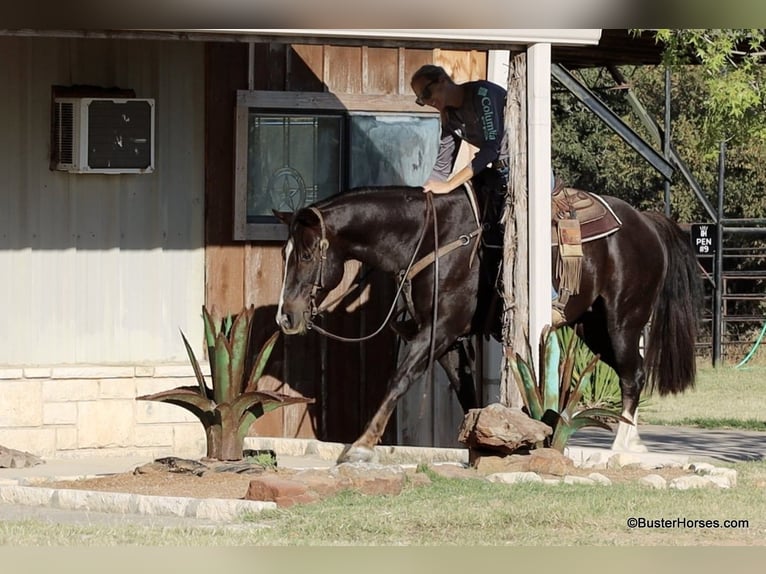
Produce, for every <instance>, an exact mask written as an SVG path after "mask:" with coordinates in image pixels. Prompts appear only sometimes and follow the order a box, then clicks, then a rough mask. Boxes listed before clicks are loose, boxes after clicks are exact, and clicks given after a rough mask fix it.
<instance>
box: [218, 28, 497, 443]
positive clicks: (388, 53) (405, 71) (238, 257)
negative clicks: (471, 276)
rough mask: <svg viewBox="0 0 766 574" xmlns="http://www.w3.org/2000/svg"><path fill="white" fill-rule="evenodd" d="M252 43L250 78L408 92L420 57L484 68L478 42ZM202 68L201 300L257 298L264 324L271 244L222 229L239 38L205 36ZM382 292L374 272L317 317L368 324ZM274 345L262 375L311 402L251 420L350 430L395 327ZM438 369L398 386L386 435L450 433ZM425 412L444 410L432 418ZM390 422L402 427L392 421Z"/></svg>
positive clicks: (272, 86)
mask: <svg viewBox="0 0 766 574" xmlns="http://www.w3.org/2000/svg"><path fill="white" fill-rule="evenodd" d="M254 51H255V61H254V73H253V79H254V83H253V85H252V89H254V90H271V91H277V92H278V91H292V92H297V91H305V92H331V93H333V94H344V95H354V94H360V95H377V94H380V95H402V96H407V97H408V98H409V97H412V93H411V89H410V86H409V78H410V77H411V76H412V73H413V72H414V71H415V70H416V69H417V68H419V67H420V66H421V65H423V64H426V63H437V64H440V65H443V66H445V68H447V69H448V71H450V72H452V73H454V74H455V79H456V80H457V81H465V80H468V79H475V78H480V77H485V73H486V54H485V53H482V52H452V51H441V50H413V49H403V48H372V47H366V46H364V47H340V46H322V45H284V44H257V45H256V46H255V48H254ZM206 71H207V72H206V73H207V76H206V77H207V81H206V94H207V97H206V100H207V113H206V133H207V139H208V150H207V158H206V165H207V169H206V174H207V177H206V198H207V200H206V204H207V206H208V207H207V211H206V238H207V239H206V241H207V246H208V247H207V258H206V271H207V277H206V301H207V303H208V305H210V306H214V307H216V308H218V309H220V310H222V311H228V312H235V311H237V310H238V309H239V308H241V306H242V305H243V304H246V303H255V304H256V305H257V306H259V307H260V309H259V321H260V320H262V323H260V329H261V330H262V331H263V332H264V333H265V334H267V333H270V332H273V330H274V329H275V324H274V316H275V313H276V303H277V300H278V296H279V290H280V286H281V285H280V284H281V276H282V258H281V245H278V244H274V243H267V242H239V243H237V242H234V241H233V240H232V239H231V237H232V230H233V221H232V212H233V209H232V205H231V198H232V197H233V195H234V192H233V170H232V169H231V166H232V164H233V148H232V147H231V146H230V142H232V141H233V138H234V98H235V94H236V90H238V89H240V90H245V89H248V85H247V83H248V81H247V78H248V73H247V46H245V45H240V44H228V43H220V44H209V45H208V47H207V51H206ZM227 170H228V171H227ZM357 270H358V264H354V263H350V264H348V266H347V273H346V278H345V279H344V284H346V283H347V282H348V281H350V280H351V279H352V276H353V275H354V274H355V273H356V272H357ZM340 288H343V285H341V287H340ZM330 297H332V295H330ZM392 298H393V285H392V284H391V282H390V280H388V279H379V280H377V281H375V282H374V283H373V285H372V288H371V292H370V293H369V295H368V296H367V299H366V300H364V301H363V302H362V304H357V305H352V306H346V305H344V306H339V308H338V309H337V310H336V311H335V312H334V313H332V314H330V315H328V316H327V317H326V320H325V326H326V328H328V329H329V330H331V331H333V332H338V333H343V334H345V335H347V336H359V335H363V334H366V333H369V332H371V331H372V330H374V329H375V328H376V327H377V326H378V325H379V324H380V321H382V320H383V318H384V316H385V314H386V312H387V310H388V309H387V306H388V304H389V303H390V301H391V300H392ZM280 345H281V347H280V348H278V349H277V350H276V351H275V353H274V357H275V359H276V360H275V361H273V362H272V364H271V367H270V371H269V372H270V374H271V377H270V378H269V380H268V382H267V384H268V385H269V386H271V387H273V388H280V390H282V391H285V392H294V393H300V394H303V395H305V396H309V397H314V398H316V399H317V403H316V404H315V405H311V406H309V407H303V406H293V407H289V408H285V409H278V410H277V411H274V412H272V413H270V414H269V415H267V416H266V417H264V418H263V419H261V420H259V421H258V422H257V423H256V424H255V425H254V428H253V430H254V432H256V433H258V434H262V435H271V436H288V437H289V436H317V437H319V438H321V439H324V440H333V441H344V442H347V441H351V440H353V439H355V438H356V437H357V436H358V435H359V433H360V432H361V431H362V430H363V427H364V424H365V423H366V422H367V420H368V419H369V418H370V417H371V415H372V413H374V411H375V409H376V408H377V406H378V404H379V402H380V400H381V399H382V396H383V394H384V393H385V387H386V383H387V381H388V378H389V376H390V374H391V372H392V370H393V368H394V365H395V361H396V354H397V348H396V345H397V342H396V338H395V337H394V336H393V333H392V332H389V331H385V332H384V333H382V334H381V335H379V336H378V337H377V338H376V339H375V340H373V341H372V342H370V343H363V344H355V343H354V344H350V343H341V342H337V341H333V340H328V339H324V338H320V337H319V336H317V334H316V333H314V332H310V333H309V334H307V335H306V336H304V337H289V338H282V342H281V343H280ZM439 370H440V367H436V369H435V372H436V373H437V376H436V379H437V380H436V382H435V384H434V387H435V389H436V392H435V393H433V396H428V397H427V399H426V403H425V405H424V406H423V399H422V397H423V392H422V390H420V389H415V388H413V389H412V391H411V392H410V393H408V395H407V397H406V400H405V401H404V403H403V405H402V406H401V408H400V409H399V411H400V412H401V413H402V414H400V415H399V417H398V420H399V421H400V422H399V424H398V425H397V422H396V421H393V420H392V423H391V424H389V428H388V430H387V433H386V435H385V437H384V441H385V442H387V443H397V442H399V443H402V442H403V443H406V444H444V445H450V446H452V445H454V443H455V437H456V435H457V432H456V426H457V424H459V422H460V421H461V420H462V413H461V411H460V408H459V407H458V406H457V402H456V400H455V399H453V393H451V392H450V391H449V388H448V385H447V383H446V379H445V378H444V377H443V375H442V374H441V373H440V372H439ZM433 413H436V415H435V416H436V418H437V419H441V421H446V422H444V424H439V423H438V422H437V423H435V422H434V415H433ZM421 414H422V416H421ZM397 426H399V427H401V428H402V429H405V432H401V431H400V432H397Z"/></svg>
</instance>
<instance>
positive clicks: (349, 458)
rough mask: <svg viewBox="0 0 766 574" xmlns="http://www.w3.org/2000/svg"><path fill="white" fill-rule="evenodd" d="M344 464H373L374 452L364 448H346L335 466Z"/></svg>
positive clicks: (351, 446)
mask: <svg viewBox="0 0 766 574" xmlns="http://www.w3.org/2000/svg"><path fill="white" fill-rule="evenodd" d="M344 462H375V451H374V450H373V449H371V448H368V447H366V446H353V445H350V446H347V447H346V448H345V449H343V452H342V453H340V456H339V457H338V460H337V464H341V463H344Z"/></svg>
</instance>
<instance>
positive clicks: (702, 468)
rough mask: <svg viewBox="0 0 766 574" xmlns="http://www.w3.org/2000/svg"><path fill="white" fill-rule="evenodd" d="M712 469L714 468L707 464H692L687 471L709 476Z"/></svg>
mask: <svg viewBox="0 0 766 574" xmlns="http://www.w3.org/2000/svg"><path fill="white" fill-rule="evenodd" d="M714 468H715V466H713V465H712V464H710V463H709V462H692V463H690V464H689V470H691V471H692V472H693V473H694V474H709V473H710V471H711V470H713V469H714Z"/></svg>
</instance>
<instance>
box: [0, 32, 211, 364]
mask: <svg viewBox="0 0 766 574" xmlns="http://www.w3.org/2000/svg"><path fill="white" fill-rule="evenodd" d="M203 54H204V52H203V46H202V45H201V44H193V43H181V42H153V41H134V40H122V41H116V40H90V39H46V38H0V77H1V78H2V81H1V82H0V122H1V123H2V125H3V129H2V130H0V174H2V177H0V276H2V277H3V280H2V281H0V301H3V303H4V309H3V320H2V322H0V331H1V333H0V334H1V335H2V337H1V338H2V340H3V345H2V347H0V366H3V365H51V364H113V363H152V362H169V361H170V362H172V361H185V360H186V358H185V354H184V349H183V346H182V344H181V340H180V337H179V335H178V329H179V328H180V329H183V330H184V332H185V333H186V334H187V335H188V336H189V337H190V339H191V340H192V341H194V342H195V344H196V346H197V348H199V349H200V350H201V347H202V345H201V341H202V335H201V334H202V322H201V320H200V306H201V305H202V303H203V297H204V236H203V207H204V205H203V201H204V187H203V169H204V163H203V159H204V155H203V153H204V131H203V129H204V124H203V114H204V108H203V97H204V90H203V86H204V83H203V80H204V75H203V74H204V66H203ZM73 84H88V85H96V86H101V87H113V86H117V87H121V88H130V89H133V90H135V94H136V96H137V97H149V98H155V100H156V153H155V166H156V169H155V171H154V173H151V174H140V175H137V174H130V175H103V174H68V173H66V172H59V171H51V170H50V169H49V153H50V126H51V89H52V86H53V85H63V86H68V85H73Z"/></svg>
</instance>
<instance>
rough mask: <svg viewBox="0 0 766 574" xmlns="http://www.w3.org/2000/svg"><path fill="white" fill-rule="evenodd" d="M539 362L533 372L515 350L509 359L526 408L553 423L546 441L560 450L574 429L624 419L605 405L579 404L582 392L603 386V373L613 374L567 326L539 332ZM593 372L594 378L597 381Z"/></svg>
mask: <svg viewBox="0 0 766 574" xmlns="http://www.w3.org/2000/svg"><path fill="white" fill-rule="evenodd" d="M530 356H531V353H530ZM539 364H540V371H541V373H540V376H539V377H538V376H537V375H536V374H535V371H534V367H533V366H532V365H530V364H529V363H527V362H526V361H525V360H524V359H522V358H521V356H520V355H519V354H518V353H516V355H515V356H514V357H513V358H511V360H510V365H511V370H512V372H513V374H514V378H515V379H516V383H517V385H518V386H519V390H520V391H521V396H522V398H523V400H524V406H525V408H526V410H527V413H528V414H529V416H531V417H532V418H534V419H537V420H540V421H542V422H544V423H546V424H547V425H548V426H550V427H551V428H553V435H552V436H551V437H550V438H548V439H546V446H550V447H552V448H555V449H557V450H559V451H563V450H564V447H565V446H566V443H567V441H568V440H569V438H570V437H571V436H572V435H573V434H574V433H575V432H576V431H577V430H578V429H581V428H585V427H589V426H596V427H601V428H605V429H607V430H611V427H609V425H608V424H607V423H606V421H612V420H613V421H624V422H627V423H630V421H628V420H627V419H625V418H623V417H622V416H621V415H620V414H619V410H615V409H614V408H612V407H610V406H602V405H593V406H583V397H584V393H585V392H586V391H588V392H589V393H591V394H592V396H595V395H596V389H597V388H598V389H603V385H604V383H607V382H608V379H609V377H610V376H614V377H616V375H615V374H614V371H613V370H611V368H609V367H608V366H607V365H606V364H604V363H603V362H601V361H600V360H599V358H598V356H597V355H594V354H593V353H592V352H591V351H590V350H589V349H588V348H587V346H586V345H585V343H583V342H582V340H581V339H580V338H579V337H577V335H576V334H575V333H574V331H573V330H572V329H571V328H570V327H568V326H563V327H559V328H557V329H551V328H546V329H545V330H544V331H543V334H542V336H541V342H540V361H539ZM609 371H611V373H612V375H610V374H609ZM594 375H595V377H596V378H597V379H599V381H598V384H597V383H596V382H595V381H594ZM599 392H600V391H599Z"/></svg>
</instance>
